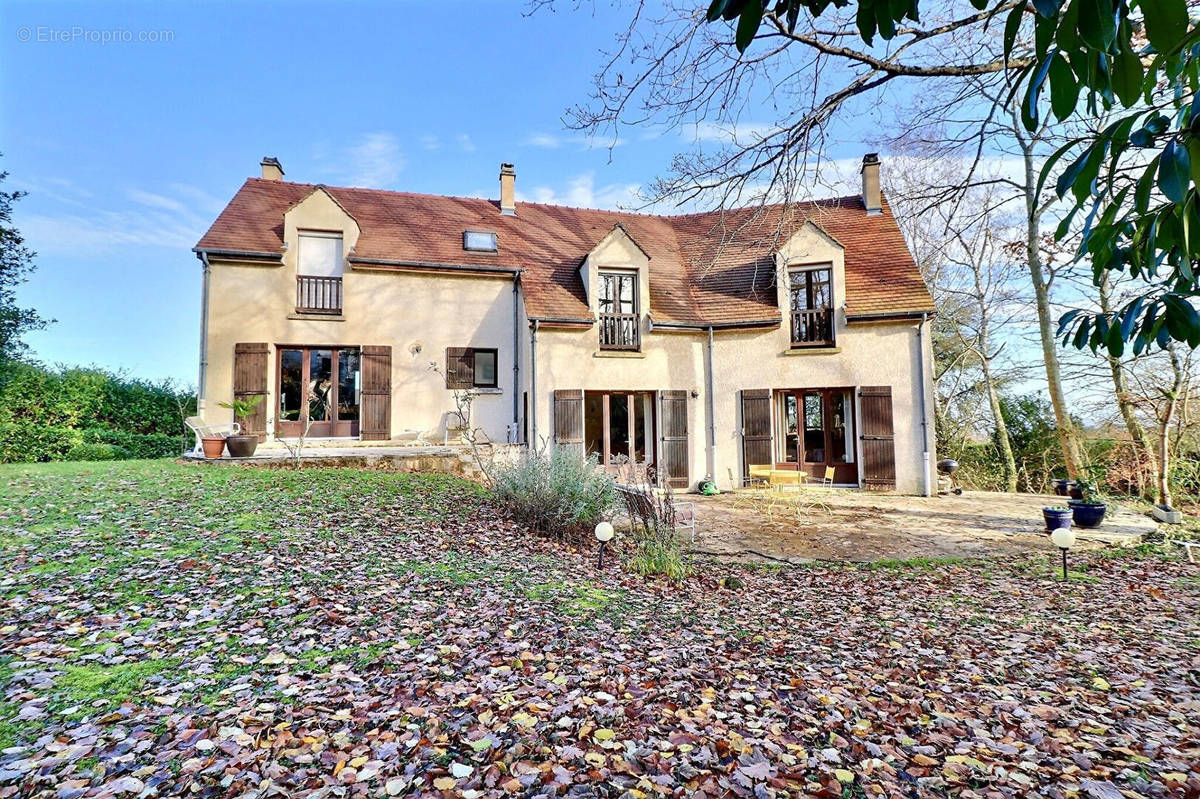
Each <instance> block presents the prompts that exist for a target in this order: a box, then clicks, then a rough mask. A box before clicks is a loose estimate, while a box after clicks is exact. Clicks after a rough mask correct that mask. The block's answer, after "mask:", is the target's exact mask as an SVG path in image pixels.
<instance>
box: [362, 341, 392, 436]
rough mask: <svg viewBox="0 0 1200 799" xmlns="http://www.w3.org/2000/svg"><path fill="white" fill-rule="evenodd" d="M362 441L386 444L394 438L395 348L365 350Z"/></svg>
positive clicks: (363, 351)
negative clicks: (393, 372)
mask: <svg viewBox="0 0 1200 799" xmlns="http://www.w3.org/2000/svg"><path fill="white" fill-rule="evenodd" d="M361 402H362V407H361V409H360V412H361V414H362V420H361V422H360V424H359V430H358V433H359V437H360V438H362V440H363V441H387V440H388V439H389V438H391V437H392V348H391V347H363V348H362V398H361Z"/></svg>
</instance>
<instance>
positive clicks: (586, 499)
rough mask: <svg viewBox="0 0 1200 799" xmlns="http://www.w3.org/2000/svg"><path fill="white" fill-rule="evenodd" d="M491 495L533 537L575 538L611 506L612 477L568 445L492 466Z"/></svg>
mask: <svg viewBox="0 0 1200 799" xmlns="http://www.w3.org/2000/svg"><path fill="white" fill-rule="evenodd" d="M494 479H495V492H496V499H497V500H498V501H499V502H500V504H501V505H503V506H504V507H505V508H506V509H507V510H508V512H509V513H510V514H512V517H513V519H515V520H516V521H517V522H518V523H520V524H522V525H524V526H526V527H528V528H529V529H530V530H531V531H533V532H535V533H537V534H539V535H550V536H556V537H559V538H581V537H582V536H585V535H590V534H591V532H592V529H593V528H594V527H595V526H596V523H597V522H599V521H600V520H601V519H603V518H605V517H606V516H608V515H609V514H610V513H611V511H612V508H613V502H614V499H615V490H614V488H613V480H612V477H611V476H609V475H608V474H607V473H605V472H604V471H603V470H601V469H600V468H599V467H598V466H597V465H596V459H595V458H587V459H586V460H585V459H583V458H580V457H579V453H578V451H576V450H573V449H571V448H568V447H558V446H554V447H551V448H549V449H543V450H540V451H530V452H526V453H525V454H523V455H522V456H521V458H520V459H519V460H517V461H516V462H514V463H511V464H501V465H498V466H497V467H496V470H495V476H494Z"/></svg>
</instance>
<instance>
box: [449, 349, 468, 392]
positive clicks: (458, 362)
mask: <svg viewBox="0 0 1200 799" xmlns="http://www.w3.org/2000/svg"><path fill="white" fill-rule="evenodd" d="M474 385H475V351H474V350H472V349H471V348H470V347H447V348H446V388H472V387H474Z"/></svg>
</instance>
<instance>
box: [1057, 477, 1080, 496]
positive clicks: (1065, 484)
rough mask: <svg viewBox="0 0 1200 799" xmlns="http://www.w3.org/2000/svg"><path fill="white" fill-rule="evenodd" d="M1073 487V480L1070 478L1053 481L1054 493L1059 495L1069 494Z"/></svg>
mask: <svg viewBox="0 0 1200 799" xmlns="http://www.w3.org/2000/svg"><path fill="white" fill-rule="evenodd" d="M1074 487H1075V481H1074V480H1071V479H1070V478H1060V479H1057V480H1055V481H1054V493H1055V494H1056V495H1057V496H1060V497H1067V496H1070V495H1071V489H1072V488H1074Z"/></svg>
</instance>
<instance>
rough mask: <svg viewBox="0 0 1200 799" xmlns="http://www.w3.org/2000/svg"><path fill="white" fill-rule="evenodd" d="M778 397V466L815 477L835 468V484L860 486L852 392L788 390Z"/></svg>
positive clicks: (807, 389)
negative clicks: (855, 447) (855, 449)
mask: <svg viewBox="0 0 1200 799" xmlns="http://www.w3.org/2000/svg"><path fill="white" fill-rule="evenodd" d="M775 395H776V401H777V402H778V408H779V416H778V418H779V423H780V426H781V427H782V430H781V431H780V433H781V435H780V436H779V438H778V441H779V444H780V446H779V451H778V452H777V453H776V459H777V462H776V465H777V466H778V467H782V468H791V469H801V470H803V471H806V472H808V473H809V474H810V475H812V476H813V477H816V478H821V477H824V476H825V469H826V468H827V467H829V466H832V467H833V469H834V475H833V480H834V482H835V483H857V482H858V464H857V463H855V458H854V391H853V389H849V388H805V389H787V390H783V391H777V392H775Z"/></svg>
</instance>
